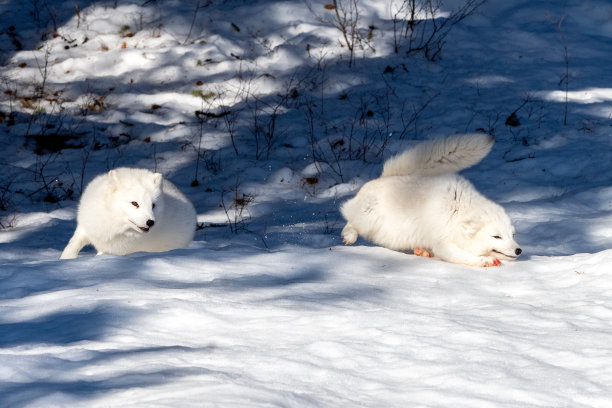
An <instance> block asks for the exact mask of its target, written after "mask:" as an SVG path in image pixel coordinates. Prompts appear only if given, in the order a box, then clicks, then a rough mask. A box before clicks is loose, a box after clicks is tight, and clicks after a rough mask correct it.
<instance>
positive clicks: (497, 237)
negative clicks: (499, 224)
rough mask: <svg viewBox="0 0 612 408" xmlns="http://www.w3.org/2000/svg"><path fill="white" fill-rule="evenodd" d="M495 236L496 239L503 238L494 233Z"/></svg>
mask: <svg viewBox="0 0 612 408" xmlns="http://www.w3.org/2000/svg"><path fill="white" fill-rule="evenodd" d="M493 238H495V239H502V237H500V236H499V235H493Z"/></svg>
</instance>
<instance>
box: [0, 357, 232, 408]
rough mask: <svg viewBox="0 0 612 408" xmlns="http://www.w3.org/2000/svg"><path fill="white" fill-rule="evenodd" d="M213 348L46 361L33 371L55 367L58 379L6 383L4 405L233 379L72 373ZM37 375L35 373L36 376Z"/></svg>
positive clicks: (158, 372) (195, 371) (185, 370)
mask: <svg viewBox="0 0 612 408" xmlns="http://www.w3.org/2000/svg"><path fill="white" fill-rule="evenodd" d="M211 350H212V348H207V347H199V348H190V347H182V346H168V347H149V348H136V349H129V350H111V351H104V352H97V351H88V352H87V354H89V355H92V357H91V358H84V359H78V360H71V359H66V360H62V359H60V358H57V359H54V361H46V360H45V359H44V358H43V359H42V360H41V362H40V363H39V364H40V366H39V367H33V369H42V370H45V369H49V367H47V364H48V365H53V367H54V368H55V369H57V370H58V372H61V374H58V375H56V376H55V378H53V379H51V378H44V379H33V380H31V381H24V382H10V381H6V382H4V383H1V384H0V391H2V392H1V394H0V405H2V406H7V407H8V406H10V407H15V408H18V407H27V406H31V405H32V404H33V403H36V402H38V403H40V401H41V400H42V401H44V398H45V397H48V396H50V395H54V394H55V395H57V394H61V395H63V396H64V397H65V398H67V399H69V400H71V399H75V400H77V401H78V400H80V399H83V400H87V399H91V398H95V397H96V396H99V395H103V394H108V393H115V392H120V391H122V390H127V389H141V388H147V387H154V386H158V385H164V384H169V383H172V382H173V381H177V380H179V379H181V378H184V377H189V376H198V377H206V376H208V377H217V378H218V377H221V378H229V377H231V374H229V373H225V372H221V371H215V370H209V369H206V368H203V367H174V368H164V369H147V368H140V369H134V370H129V371H127V372H124V373H121V374H118V375H112V376H108V377H106V378H104V376H103V377H102V378H100V376H97V377H98V378H96V379H91V380H86V379H83V378H82V377H83V376H73V375H70V374H69V373H71V372H78V371H80V370H83V369H87V367H95V366H99V365H104V364H112V363H116V362H123V363H127V362H129V361H130V360H131V359H137V358H143V357H146V356H148V355H151V356H152V357H154V356H155V355H158V354H161V355H164V356H168V355H171V354H179V355H181V356H182V357H184V356H185V355H189V354H198V355H202V354H206V353H210V352H211ZM32 374H34V375H35V373H32Z"/></svg>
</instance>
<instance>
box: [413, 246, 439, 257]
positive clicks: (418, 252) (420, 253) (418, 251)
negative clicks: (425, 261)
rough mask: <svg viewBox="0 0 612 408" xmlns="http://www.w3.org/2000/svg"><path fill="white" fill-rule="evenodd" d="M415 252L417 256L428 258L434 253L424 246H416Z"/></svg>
mask: <svg viewBox="0 0 612 408" xmlns="http://www.w3.org/2000/svg"><path fill="white" fill-rule="evenodd" d="M413 252H414V254H415V255H416V256H424V257H426V258H433V256H434V255H433V254H432V253H431V252H429V251H428V250H426V249H423V248H414V251H413Z"/></svg>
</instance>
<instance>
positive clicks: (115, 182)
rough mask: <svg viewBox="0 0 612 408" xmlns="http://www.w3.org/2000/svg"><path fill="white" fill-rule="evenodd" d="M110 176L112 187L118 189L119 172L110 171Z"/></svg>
mask: <svg viewBox="0 0 612 408" xmlns="http://www.w3.org/2000/svg"><path fill="white" fill-rule="evenodd" d="M108 176H109V177H110V185H111V186H113V187H117V186H118V185H119V184H120V180H119V175H118V174H117V170H111V171H109V172H108Z"/></svg>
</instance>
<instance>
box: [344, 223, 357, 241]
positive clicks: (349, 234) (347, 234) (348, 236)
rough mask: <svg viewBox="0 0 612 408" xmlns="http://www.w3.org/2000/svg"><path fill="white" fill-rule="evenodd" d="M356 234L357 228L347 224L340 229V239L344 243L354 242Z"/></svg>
mask: <svg viewBox="0 0 612 408" xmlns="http://www.w3.org/2000/svg"><path fill="white" fill-rule="evenodd" d="M358 236H359V234H358V233H357V230H356V229H355V228H354V227H353V226H352V225H349V224H347V225H346V226H345V227H344V228H343V229H342V240H343V241H344V243H345V244H346V245H351V244H354V243H355V241H357V237H358Z"/></svg>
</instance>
